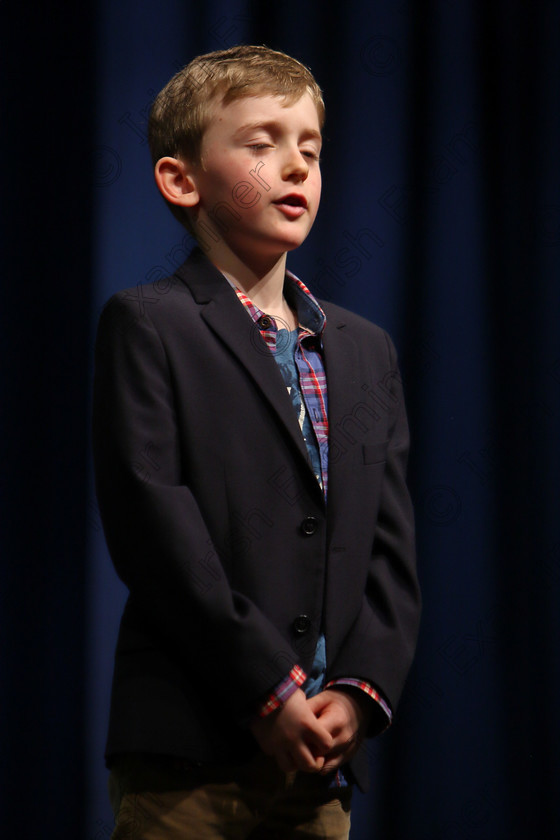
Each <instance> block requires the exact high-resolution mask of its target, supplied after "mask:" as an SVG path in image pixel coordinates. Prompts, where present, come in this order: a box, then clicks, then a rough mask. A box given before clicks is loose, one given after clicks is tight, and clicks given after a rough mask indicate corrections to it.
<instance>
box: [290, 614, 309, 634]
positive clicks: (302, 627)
mask: <svg viewBox="0 0 560 840" xmlns="http://www.w3.org/2000/svg"><path fill="white" fill-rule="evenodd" d="M310 627H311V619H310V618H309V616H308V615H298V616H297V618H294V623H293V628H294V630H295V632H296V633H298V635H300V636H301V635H302V634H303V633H307V631H308V630H309V628H310Z"/></svg>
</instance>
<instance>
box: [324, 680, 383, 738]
mask: <svg viewBox="0 0 560 840" xmlns="http://www.w3.org/2000/svg"><path fill="white" fill-rule="evenodd" d="M337 685H349V686H352V687H353V688H359V689H360V690H361V691H363V692H365V693H366V694H367V695H368V697H371V699H372V700H375V702H376V703H377V705H378V707H379V709H380V710H381V711H382V712H383V713H384V716H385V725H384V726H382V728H381V729H379V734H381V732H385V730H386V729H388V728H389V727H390V726H391V723H392V721H393V713H392V711H391V709H390V707H389V705H388V703H386V702H385V700H384V699H383V697H382V696H381V695H380V694H379V692H378V691H376V690H375V688H374V687H373V686H372V685H370V683H368V682H365V681H364V680H358V679H355V678H354V677H340V679H337V680H331V682H329V683H327V685H326V686H325V688H333V687H334V688H336V686H337Z"/></svg>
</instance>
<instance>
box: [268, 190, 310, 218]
mask: <svg viewBox="0 0 560 840" xmlns="http://www.w3.org/2000/svg"><path fill="white" fill-rule="evenodd" d="M272 204H274V205H275V207H278V209H279V210H281V211H282V213H284V215H285V216H287V217H288V218H289V219H299V217H300V216H302V215H303V214H304V213H305V211H306V210H307V199H306V197H305V196H304V195H301V194H300V193H287V194H286V195H283V196H282V197H281V198H277V199H276V200H275V201H273V202H272Z"/></svg>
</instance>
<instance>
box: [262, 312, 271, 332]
mask: <svg viewBox="0 0 560 840" xmlns="http://www.w3.org/2000/svg"><path fill="white" fill-rule="evenodd" d="M259 325H260V326H261V327H262V328H263V330H267V329H268V328H269V327H271V326H272V320H271V319H270V317H269V316H268V315H263V316H262V317H261V318H259Z"/></svg>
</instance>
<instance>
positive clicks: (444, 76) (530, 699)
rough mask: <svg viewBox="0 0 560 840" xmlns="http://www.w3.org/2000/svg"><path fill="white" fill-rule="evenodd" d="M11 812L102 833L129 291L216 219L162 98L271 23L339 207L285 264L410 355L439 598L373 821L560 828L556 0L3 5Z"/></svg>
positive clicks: (484, 833)
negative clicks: (115, 471)
mask: <svg viewBox="0 0 560 840" xmlns="http://www.w3.org/2000/svg"><path fill="white" fill-rule="evenodd" d="M2 15H3V21H2V23H3V25H2V27H1V31H2V38H3V39H4V43H3V46H2V56H3V60H4V66H5V73H4V76H3V81H2V83H1V89H2V99H3V107H2V114H3V119H2V122H3V127H4V129H5V131H4V134H5V146H4V156H3V165H2V167H1V175H0V177H1V178H2V193H1V194H2V200H3V207H4V210H3V214H2V235H3V236H2V238H3V244H4V250H5V259H4V261H3V265H4V275H3V278H2V306H1V307H0V319H1V330H0V335H1V340H2V363H3V364H2V415H1V432H2V434H1V441H2V476H3V479H4V480H3V482H2V506H1V514H0V516H1V518H2V549H1V550H2V563H1V575H2V577H1V586H0V599H1V600H0V604H1V610H0V627H1V633H2V635H1V638H2V656H1V657H0V698H1V702H0V728H1V732H2V742H1V743H2V760H1V761H0V774H1V786H0V802H1V803H2V811H3V812H2V814H1V815H0V820H1V823H2V825H3V826H5V827H6V828H5V831H6V834H7V836H18V837H24V838H27V837H29V838H35V837H43V838H50V837H52V838H57V840H59V838H66V837H68V838H73V840H75V838H77V837H80V838H85V840H92V839H93V838H103V837H108V836H109V835H110V832H111V826H112V818H111V814H110V809H109V805H108V801H107V795H106V771H105V770H104V767H103V759H102V755H103V748H104V738H105V729H106V724H107V712H108V701H109V690H110V679H111V669H112V656H113V648H114V643H115V639H116V632H117V625H118V620H119V617H120V610H121V608H122V604H123V601H124V589H123V587H122V586H121V585H120V584H119V582H118V581H117V579H116V575H115V574H114V572H113V570H112V568H111V564H110V560H109V558H108V555H107V552H106V548H105V544H104V540H103V534H102V529H101V524H100V520H99V514H98V511H97V506H96V502H95V495H94V491H93V482H92V475H91V458H90V448H89V413H90V389H91V375H92V370H91V358H92V347H93V340H94V333H95V326H96V323H97V318H98V315H99V312H100V309H101V307H102V305H103V303H104V301H105V300H106V299H107V297H108V296H109V295H110V294H111V293H112V292H113V291H116V290H118V289H121V288H124V287H125V286H131V285H134V284H136V283H144V282H148V283H150V282H154V281H156V280H157V279H158V278H160V277H164V276H166V275H167V274H169V273H170V272H172V271H173V269H174V268H175V266H177V265H178V264H179V263H181V262H182V261H183V259H184V258H185V256H186V253H187V252H188V250H189V249H190V247H191V245H192V241H191V240H190V238H189V237H188V236H187V235H186V234H185V232H184V231H183V230H182V228H180V227H179V225H178V224H177V223H176V222H175V221H174V220H173V218H172V217H171V215H170V214H169V211H168V210H167V209H166V207H165V206H164V204H163V201H162V200H161V198H160V197H159V195H158V194H157V191H156V188H155V186H154V184H153V179H152V176H151V173H150V163H149V154H148V149H147V143H146V136H145V130H146V114H147V110H148V108H149V105H150V102H151V100H152V98H153V96H154V93H156V92H157V91H158V90H159V89H160V88H161V87H162V86H163V84H164V83H165V82H166V81H167V80H168V78H169V77H170V76H171V75H172V74H173V73H174V72H175V71H176V70H177V69H178V68H179V67H181V66H182V65H184V64H185V63H186V62H187V61H188V60H190V58H192V57H193V56H194V55H196V54H199V53H201V52H206V51H208V50H211V49H218V48H223V47H227V46H230V45H233V44H235V43H241V42H245V43H266V44H267V45H269V46H271V47H274V48H278V49H282V50H284V51H286V52H288V53H290V54H293V55H294V56H296V57H297V58H299V59H300V60H302V61H303V62H305V63H306V64H308V65H309V66H310V67H311V68H312V70H313V71H314V73H315V75H316V77H317V79H318V81H319V83H320V84H321V86H322V87H323V88H324V90H325V98H326V105H327V123H326V126H325V147H324V152H323V159H324V163H323V172H324V190H323V199H322V207H321V210H320V213H319V217H318V220H317V222H316V225H315V229H314V231H313V232H312V234H311V236H310V237H309V240H308V242H307V243H306V244H305V245H304V246H303V247H302V249H300V252H298V253H295V254H293V255H291V256H290V258H289V265H290V267H291V268H292V269H293V270H294V271H295V272H296V273H297V274H299V276H301V277H302V279H304V280H305V282H307V283H308V285H310V287H311V288H312V290H313V291H315V293H316V294H317V295H318V296H320V297H326V298H330V299H331V300H334V301H335V302H337V303H340V304H341V305H343V306H346V307H348V308H350V309H353V310H355V311H359V312H360V313H362V314H364V315H365V316H366V317H368V318H370V319H372V320H374V321H376V322H377V323H379V324H381V325H382V326H383V327H385V328H387V329H388V330H389V332H390V333H391V334H392V335H393V337H394V339H395V342H396V345H397V348H398V350H399V353H400V357H401V364H402V370H403V377H404V379H405V384H406V392H407V397H408V407H409V415H410V423H411V428H412V452H411V463H410V482H411V488H412V492H413V495H414V500H415V508H416V515H417V526H418V554H419V570H420V577H421V582H422V585H423V592H424V602H425V607H424V615H423V623H422V629H421V635H420V642H419V647H418V654H417V657H416V661H415V664H414V666H413V670H412V673H411V675H410V678H409V681H408V684H407V688H406V691H405V695H404V698H403V701H402V705H401V707H400V709H399V713H398V715H397V719H396V722H395V725H394V727H393V728H392V730H391V731H390V732H388V733H387V734H385V735H383V736H382V737H381V738H380V739H378V740H377V741H374V742H372V743H371V745H370V747H369V753H370V763H371V768H372V790H371V792H370V793H369V794H368V795H367V796H359V795H357V796H356V797H355V806H354V817H353V828H352V835H351V836H352V840H362V839H363V840H365V838H371V837H379V838H383V839H384V840H496V838H506V837H507V838H508V840H515V838H526V837H543V838H546V837H556V836H558V835H559V832H560V808H559V805H558V783H559V781H560V772H559V770H560V762H559V758H558V755H559V749H560V738H559V734H560V733H559V729H560V724H559V720H558V713H557V709H558V700H557V698H558V697H559V696H560V661H559V657H558V655H557V641H558V639H560V535H559V532H558V519H559V516H558V503H559V500H560V493H559V489H560V488H559V475H560V444H559V434H558V429H559V427H560V426H559V420H560V398H559V395H560V388H559V385H560V284H559V278H560V163H559V155H558V149H559V148H560V111H559V108H558V102H559V101H560V66H559V65H560V58H559V56H560V50H559V48H558V47H559V43H558V36H559V33H560V2H558V0H543V2H542V3H538V4H537V3H535V4H526V3H524V2H523V0H511V2H509V3H506V2H504V0H496V2H491V3H488V2H484V0H476V2H472V0H471V1H470V2H469V0H432V1H431V2H428V0H416V2H414V3H412V2H410V3H407V2H402V3H401V2H399V3H392V2H388V1H387V0H380V2H378V3H376V4H375V5H373V6H372V5H371V4H369V3H366V2H363V0H362V2H357V1H356V2H352V0H350V2H348V3H346V4H344V5H343V6H342V7H340V8H337V9H335V10H334V11H331V10H329V7H327V6H326V5H324V4H322V3H319V2H317V0H315V1H313V0H310V2H301V0H300V2H297V3H296V2H293V0H286V2H285V3H283V4H278V5H272V4H270V5H269V4H266V5H264V4H258V3H249V2H241V0H240V1H239V2H234V3H227V4H226V3H225V2H217V0H216V2H207V3H205V4H199V3H194V2H179V0H162V2H160V3H153V2H150V1H149V0H146V1H145V2H140V3H139V2H135V3H133V2H131V0H123V2H120V3H111V2H109V0H97V2H94V0H84V2H82V3H81V4H80V6H79V8H76V9H74V8H73V7H71V6H69V7H67V8H65V9H64V11H60V12H57V11H56V10H55V9H53V8H49V9H43V10H41V9H35V10H34V12H33V14H32V15H31V14H30V15H29V16H27V17H26V16H25V15H24V14H23V13H22V12H21V11H20V12H19V13H18V12H16V11H15V10H13V9H12V8H11V6H10V4H2Z"/></svg>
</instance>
